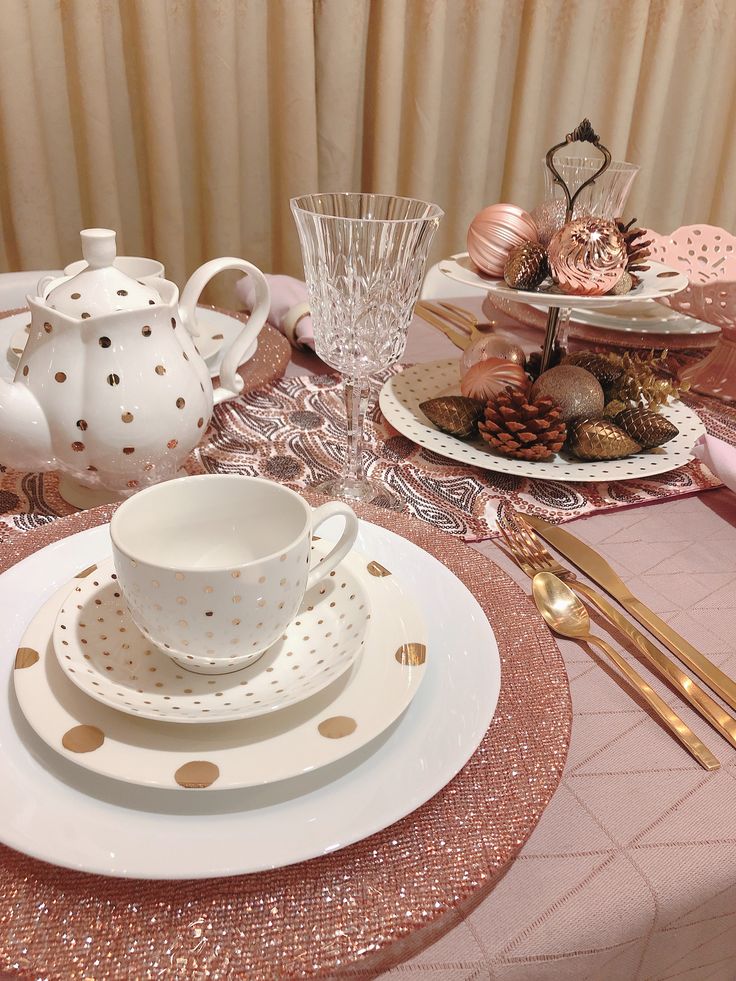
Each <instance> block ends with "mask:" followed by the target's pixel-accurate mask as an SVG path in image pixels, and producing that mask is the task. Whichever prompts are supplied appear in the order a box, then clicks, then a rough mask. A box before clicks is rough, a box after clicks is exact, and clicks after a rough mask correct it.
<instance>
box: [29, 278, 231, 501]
mask: <svg viewBox="0 0 736 981" xmlns="http://www.w3.org/2000/svg"><path fill="white" fill-rule="evenodd" d="M160 292H161V301H160V302H159V303H156V304H153V305H150V306H148V307H144V308H141V309H137V310H122V311H118V312H114V313H110V314H107V315H104V316H95V317H90V318H89V319H85V320H76V319H74V318H71V317H69V316H67V315H66V314H64V313H61V312H59V311H57V310H54V309H52V308H51V307H49V306H48V305H46V304H45V303H43V302H41V301H39V300H38V299H34V298H32V297H29V305H30V308H31V315H32V319H31V330H30V335H29V338H28V343H27V345H26V349H25V351H24V354H23V357H22V358H21V361H20V364H19V366H18V369H17V372H16V377H15V384H16V385H18V384H20V385H23V386H27V388H28V389H29V390H30V393H31V394H32V395H33V396H34V399H35V402H36V403H37V404H38V406H39V407H40V410H41V412H42V413H43V415H44V416H45V419H46V424H47V427H48V438H49V440H50V448H51V455H50V456H49V455H47V459H39V460H38V464H37V468H38V469H52V468H53V469H57V470H59V471H61V472H62V473H63V474H66V475H67V476H68V477H71V478H72V479H73V480H75V481H76V482H78V483H79V484H82V485H83V486H85V487H87V488H100V489H105V490H107V491H109V492H111V493H112V495H114V496H127V495H129V494H132V493H134V492H135V491H136V490H138V489H139V488H141V487H145V486H147V485H148V484H153V483H158V482H159V481H161V480H166V479H169V478H170V477H174V476H175V475H176V473H177V471H178V470H179V469H180V467H181V465H182V463H183V462H184V460H185V458H186V457H187V455H188V454H189V453H190V452H191V451H192V450H193V449H194V447H195V446H196V445H197V443H198V442H199V441H200V439H201V438H202V435H203V433H204V430H205V429H206V427H207V424H208V422H209V420H210V418H211V415H212V403H213V397H212V383H211V381H210V377H209V372H208V369H207V367H206V365H205V363H204V361H203V360H202V358H201V357H200V355H199V354H198V352H197V350H196V348H195V346H194V342H193V340H192V338H191V336H190V334H189V333H188V331H186V330H185V329H184V328H183V326H182V325H181V323H180V320H179V311H178V291H177V289H176V287H175V286H174V285H173V284H172V283H167V282H166V281H165V280H162V281H161V283H160ZM51 457H53V459H52V458H51Z"/></svg>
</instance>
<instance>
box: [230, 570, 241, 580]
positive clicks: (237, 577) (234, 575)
mask: <svg viewBox="0 0 736 981" xmlns="http://www.w3.org/2000/svg"><path fill="white" fill-rule="evenodd" d="M230 575H231V576H232V577H233V579H240V572H239V571H238V570H237V569H236V570H235V571H234V572H231V573H230Z"/></svg>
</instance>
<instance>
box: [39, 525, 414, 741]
mask: <svg viewBox="0 0 736 981" xmlns="http://www.w3.org/2000/svg"><path fill="white" fill-rule="evenodd" d="M312 549H313V551H314V553H315V559H316V560H317V561H318V560H319V558H320V557H321V555H322V554H323V553H326V547H325V545H324V543H323V542H322V540H318V541H316V542H313V543H312ZM368 564H369V560H366V559H364V558H363V557H362V556H360V555H358V554H357V553H353V554H351V555H349V556H348V557H347V559H345V560H343V562H341V563H340V565H339V566H338V567H337V569H336V570H335V571H333V573H331V574H330V576H328V577H327V578H326V579H325V580H323V581H322V582H320V583H318V584H317V585H315V586H314V587H313V588H312V589H311V590H310V591H309V592H308V593H307V594H306V595H305V597H304V602H303V604H302V606H301V608H300V610H299V613H298V615H297V617H296V619H295V620H294V621H293V622H292V623H291V624H290V625H289V626H288V627H287V629H286V631H285V632H284V634H283V635H282V636H281V639H280V640H279V641H277V642H276V643H275V644H273V645H272V646H271V647H270V648H269V649H268V650H267V651H266V652H265V653H264V654H263V655H261V657H259V658H258V660H256V661H253V662H251V663H250V664H248V665H247V666H246V667H243V668H241V669H240V670H234V671H231V672H229V673H224V674H218V675H209V676H208V675H206V674H203V673H199V672H197V673H195V672H193V671H188V670H187V669H186V668H185V667H183V666H180V664H181V658H180V659H179V662H180V663H179V664H177V663H176V662H175V661H173V660H172V659H171V658H170V657H168V656H167V655H166V654H165V653H164V652H163V651H161V650H160V649H159V648H158V647H156V646H155V645H154V644H152V643H151V642H150V641H149V640H147V639H146V638H145V636H144V635H143V634H142V633H141V631H140V630H139V629H138V627H137V626H136V624H135V622H134V621H133V618H132V616H131V615H130V611H129V610H128V607H127V604H126V602H125V599H124V597H123V595H122V592H121V589H120V585H119V583H118V581H117V576H116V574H115V566H114V565H113V562H112V559H107V560H106V561H104V562H101V563H100V564H99V565H98V566H97V568H96V569H94V570H93V571H92V572H91V573H90V574H89V575H88V576H85V577H83V578H81V579H78V580H77V581H76V583H75V584H74V585H73V586H71V589H70V591H69V593H68V595H67V596H66V597H65V598H64V601H63V603H62V604H61V607H60V608H59V609H57V617H56V624H55V626H54V627H53V630H52V633H53V643H52V648H53V650H54V651H55V654H56V658H57V660H58V662H59V665H60V666H61V669H62V671H63V672H64V674H65V675H66V676H67V677H68V678H69V680H70V681H71V682H72V683H73V684H74V685H76V686H77V688H80V689H81V690H82V691H83V692H86V694H87V695H89V696H91V697H92V698H94V699H96V700H97V701H99V702H102V703H103V704H104V705H109V706H111V707H112V708H115V709H118V710H119V711H120V712H125V713H128V714H130V715H137V716H140V717H141V718H146V719H160V720H169V721H172V722H177V723H191V724H199V725H201V724H202V723H216V722H230V721H233V720H234V719H248V718H254V717H255V716H258V715H263V714H265V713H267V712H275V711H277V710H279V709H283V708H286V707H287V706H289V705H294V704H296V703H297V702H300V701H302V699H304V698H309V696H311V695H314V694H316V693H317V692H318V691H321V689H322V688H325V687H326V686H327V685H329V684H330V683H331V682H332V681H334V680H335V679H336V678H337V677H338V676H339V675H341V674H342V673H343V672H345V671H347V669H348V668H349V667H350V666H351V665H352V663H353V661H354V660H355V659H356V657H357V656H358V654H359V653H360V651H361V648H362V647H363V646H364V645H365V643H366V639H367V638H368V622H369V620H370V615H371V599H370V597H369V595H368V593H369V591H372V590H371V582H370V580H373V582H375V577H372V576H371V575H370V573H369V572H368V569H367V567H368ZM393 585H394V583H392V584H391V587H393ZM378 593H379V595H378V597H377V600H378V602H379V603H380V608H381V626H382V627H383V625H386V626H387V628H388V629H387V630H386V631H384V630H383V629H381V631H380V637H379V636H378V634H377V631H378V628H377V630H376V631H373V632H372V637H371V650H370V652H369V656H372V655H373V646H372V645H373V640H374V639H375V642H376V643H379V644H383V643H388V644H389V645H390V644H393V649H394V651H396V650H398V649H399V648H400V647H401V645H402V644H405V643H413V642H421V643H424V638H423V628H422V625H421V620H420V618H419V617H418V616H416V615H415V616H414V617H413V616H412V609H413V608H412V604H411V599H410V597H407V596H406V595H405V594H404V593H403V592H402V590H401V589H398V588H397V589H394V588H386V589H379V590H378ZM404 604H405V605H406V606H405V609H403V610H402V605H404ZM31 646H33V645H31ZM211 663H212V664H213V665H214V664H216V662H215V661H212V662H211Z"/></svg>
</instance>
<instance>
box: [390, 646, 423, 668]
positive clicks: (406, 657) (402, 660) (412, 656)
mask: <svg viewBox="0 0 736 981" xmlns="http://www.w3.org/2000/svg"><path fill="white" fill-rule="evenodd" d="M394 657H395V658H396V660H397V661H398V662H399V664H404V665H408V666H409V667H412V668H415V667H417V665H419V664H424V662H425V661H426V660H427V648H426V647H425V645H424V644H413V643H412V644H402V645H401V647H400V648H399V649H398V650H397V651H396V653H395V654H394Z"/></svg>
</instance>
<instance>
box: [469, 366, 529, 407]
mask: <svg viewBox="0 0 736 981" xmlns="http://www.w3.org/2000/svg"><path fill="white" fill-rule="evenodd" d="M529 384H530V382H529V378H528V377H527V375H526V372H525V371H524V369H523V368H522V367H521V365H519V364H516V363H515V362H513V361H507V360H506V359H505V358H487V359H486V360H485V361H479V362H478V363H477V364H474V365H472V366H471V367H470V368H468V370H467V371H466V372H465V374H464V375H463V377H462V378H461V379H460V391H461V392H462V393H463V395H465V396H466V398H469V399H477V401H479V402H487V401H488V399H490V398H493V397H494V396H496V395H498V394H499V392H503V390H504V389H506V388H513V389H514V391H517V392H527V391H529Z"/></svg>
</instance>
